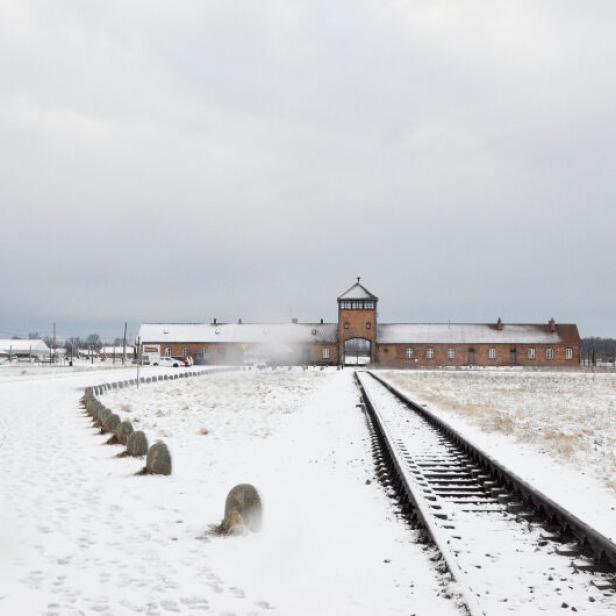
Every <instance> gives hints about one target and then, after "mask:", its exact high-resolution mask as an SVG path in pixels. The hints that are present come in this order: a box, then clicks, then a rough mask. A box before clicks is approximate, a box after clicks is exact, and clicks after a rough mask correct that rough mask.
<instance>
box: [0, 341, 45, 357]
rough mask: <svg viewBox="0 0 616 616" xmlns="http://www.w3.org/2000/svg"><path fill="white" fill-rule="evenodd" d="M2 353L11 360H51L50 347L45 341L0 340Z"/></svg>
mask: <svg viewBox="0 0 616 616" xmlns="http://www.w3.org/2000/svg"><path fill="white" fill-rule="evenodd" d="M0 351H4V353H6V356H7V358H9V357H10V359H30V360H32V361H42V360H49V353H50V350H49V347H48V346H47V344H45V341H44V340H24V339H18V340H14V339H12V338H11V339H0Z"/></svg>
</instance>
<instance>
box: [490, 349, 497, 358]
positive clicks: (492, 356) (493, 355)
mask: <svg viewBox="0 0 616 616" xmlns="http://www.w3.org/2000/svg"><path fill="white" fill-rule="evenodd" d="M488 359H496V349H488Z"/></svg>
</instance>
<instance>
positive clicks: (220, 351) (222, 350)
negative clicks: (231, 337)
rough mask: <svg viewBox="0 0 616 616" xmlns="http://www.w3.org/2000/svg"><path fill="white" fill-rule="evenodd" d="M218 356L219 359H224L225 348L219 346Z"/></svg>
mask: <svg viewBox="0 0 616 616" xmlns="http://www.w3.org/2000/svg"><path fill="white" fill-rule="evenodd" d="M218 354H219V355H220V356H221V357H224V356H225V355H226V354H227V349H226V348H225V347H223V346H219V347H218Z"/></svg>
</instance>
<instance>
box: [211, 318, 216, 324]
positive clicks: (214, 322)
mask: <svg viewBox="0 0 616 616" xmlns="http://www.w3.org/2000/svg"><path fill="white" fill-rule="evenodd" d="M212 324H213V325H216V317H214V321H213V322H212Z"/></svg>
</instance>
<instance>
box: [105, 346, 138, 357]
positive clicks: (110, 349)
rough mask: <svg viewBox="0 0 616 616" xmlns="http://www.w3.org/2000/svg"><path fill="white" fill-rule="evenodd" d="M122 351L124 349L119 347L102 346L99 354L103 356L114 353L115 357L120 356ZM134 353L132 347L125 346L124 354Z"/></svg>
mask: <svg viewBox="0 0 616 616" xmlns="http://www.w3.org/2000/svg"><path fill="white" fill-rule="evenodd" d="M123 351H124V348H123V347H121V346H104V347H102V348H101V350H100V352H101V353H104V354H105V355H113V354H114V353H115V354H116V355H122V353H123ZM133 352H134V348H133V347H132V346H129V345H126V353H127V354H128V353H133Z"/></svg>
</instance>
